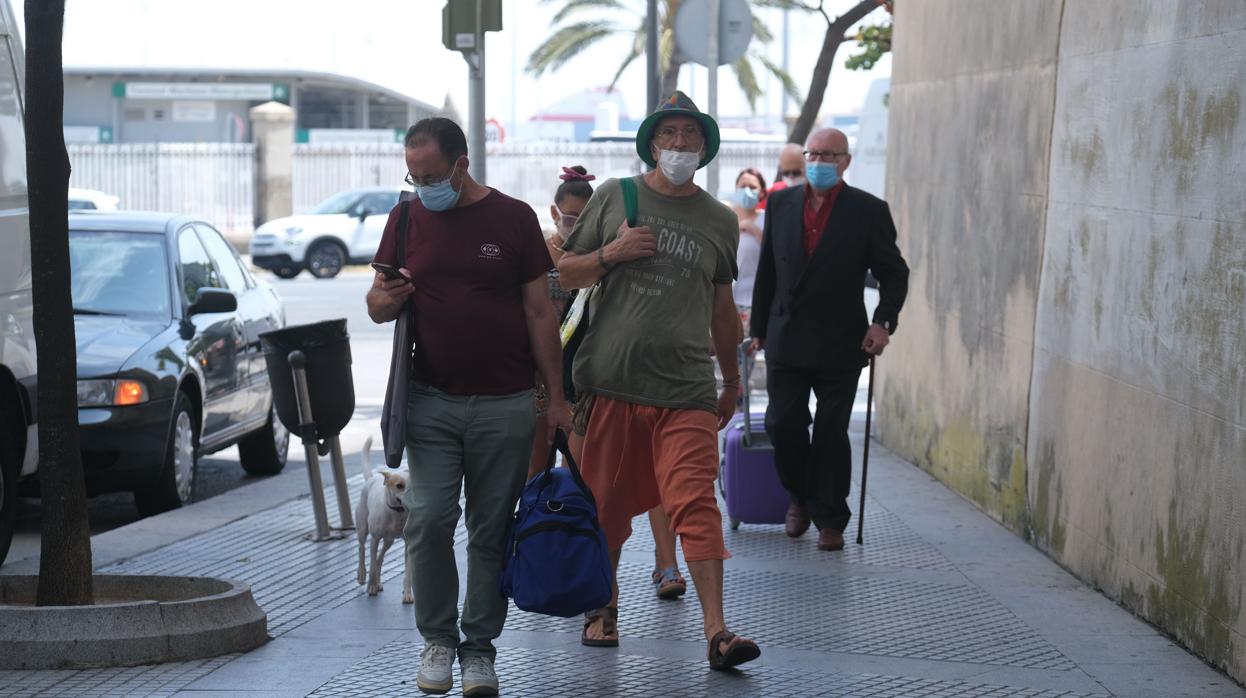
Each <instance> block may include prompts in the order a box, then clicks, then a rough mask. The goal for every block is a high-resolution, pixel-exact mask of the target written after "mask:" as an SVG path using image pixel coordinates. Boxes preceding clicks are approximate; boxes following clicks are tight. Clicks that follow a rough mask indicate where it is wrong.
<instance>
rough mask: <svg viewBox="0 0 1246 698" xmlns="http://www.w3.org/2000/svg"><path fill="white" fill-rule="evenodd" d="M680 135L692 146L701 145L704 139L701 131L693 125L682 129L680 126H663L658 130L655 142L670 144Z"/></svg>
mask: <svg viewBox="0 0 1246 698" xmlns="http://www.w3.org/2000/svg"><path fill="white" fill-rule="evenodd" d="M680 135H682V136H683V137H684V141H685V142H687V143H690V144H696V143H700V142H701V141H702V140H703V137H702V136H701V129H700V128H699V127H697V126H694V125H692V124H688V125H687V126H684V127H682V128H680V127H678V126H662V127H661V128H659V129H658V132H657V134H655V136H654V140H659V141H662V142H663V143H670V142H671V141H673V140H675V137H676V136H680Z"/></svg>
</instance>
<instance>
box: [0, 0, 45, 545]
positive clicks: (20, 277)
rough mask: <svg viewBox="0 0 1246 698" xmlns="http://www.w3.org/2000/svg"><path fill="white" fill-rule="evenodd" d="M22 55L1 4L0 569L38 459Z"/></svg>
mask: <svg viewBox="0 0 1246 698" xmlns="http://www.w3.org/2000/svg"><path fill="white" fill-rule="evenodd" d="M23 55H24V54H23V51H22V43H21V37H20V36H19V34H18V31H17V26H16V24H15V22H14V16H13V12H12V10H11V9H10V7H9V0H0V250H3V251H4V252H3V254H0V563H2V562H4V558H5V556H6V555H8V552H9V544H10V543H11V542H12V540H13V529H14V526H15V525H16V517H17V481H18V480H19V479H20V478H21V477H22V476H23V475H27V474H30V473H32V472H34V470H35V464H36V462H37V460H38V457H37V448H36V438H35V427H34V415H35V405H34V397H35V333H34V327H33V325H32V322H31V320H32V318H33V316H34V310H33V302H32V300H31V295H30V281H31V280H30V218H29V210H28V208H27V201H26V134H25V132H24V131H23V130H22V109H23V104H22V95H23V94H24V91H23V85H22V81H23V80H24V79H25V75H26V71H25V68H24V58H23Z"/></svg>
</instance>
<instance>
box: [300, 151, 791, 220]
mask: <svg viewBox="0 0 1246 698" xmlns="http://www.w3.org/2000/svg"><path fill="white" fill-rule="evenodd" d="M782 147H783V146H782V144H781V143H762V144H759V143H724V144H723V145H722V147H721V148H720V149H719V151H718V162H719V173H720V174H719V194H720V195H722V196H726V195H727V194H729V193H730V191H731V190H732V188H733V185H734V183H735V176H736V174H737V173H739V171H740V170H742V169H744V168H745V167H756V168H757V169H759V170H761V171H762V172H769V171H772V170H773V169H774V168H775V166H776V165H777V164H778V161H779V150H780V149H781V148H782ZM571 165H583V166H584V167H585V169H587V170H588V171H589V172H590V173H592V174H595V175H597V178H598V180H599V181H600V180H604V179H606V178H608V177H624V176H628V175H632V174H637V173H639V172H640V171H641V169H642V167H643V165H642V163H641V162H640V158H639V157H637V156H636V147H635V146H634V145H633V144H631V143H520V144H501V145H495V146H492V147H490V149H489V151H488V170H487V172H488V183H489V186H492V187H494V188H495V189H498V190H500V191H502V192H505V193H506V194H508V195H510V196H513V197H515V198H517V199H521V200H523V201H526V202H527V203H528V204H529V205H530V206H532V207H533V208H534V209H535V210H536V211H538V212H541V211H544V210H545V209H546V208H548V206H549V204H550V201H551V199H552V198H553V194H554V189H556V188H557V187H558V184H559V179H558V175H560V174H562V167H564V166H571ZM405 174H406V165H405V163H404V162H403V159H402V146H401V145H398V144H363V143H360V144H343V145H320V144H310V143H303V144H298V145H296V146H295V147H294V211H295V213H304V212H306V211H309V210H311V209H312V208H313V207H315V206H316V204H318V203H320V202H321V201H323V200H324V199H326V198H328V197H330V196H332V195H333V194H335V193H337V192H339V191H341V190H343V189H348V188H351V187H365V186H386V185H394V186H400V185H401V183H402V178H403V176H404V175H405ZM705 180H706V177H705V171H704V170H701V171H699V172H698V173H697V177H696V181H697V183H698V184H700V185H701V186H705V183H706V181H705ZM541 220H542V222H543V223H544V221H545V218H544V217H542V219H541Z"/></svg>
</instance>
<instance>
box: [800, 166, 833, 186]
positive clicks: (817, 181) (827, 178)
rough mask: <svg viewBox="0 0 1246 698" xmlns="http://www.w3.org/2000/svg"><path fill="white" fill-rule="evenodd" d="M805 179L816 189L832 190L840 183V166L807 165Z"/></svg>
mask: <svg viewBox="0 0 1246 698" xmlns="http://www.w3.org/2000/svg"><path fill="white" fill-rule="evenodd" d="M805 179H806V180H808V182H809V186H811V187H813V188H814V189H830V188H831V187H833V186H835V185H836V184H838V183H839V166H838V165H836V164H835V163H833V162H811V163H809V164H807V165H805Z"/></svg>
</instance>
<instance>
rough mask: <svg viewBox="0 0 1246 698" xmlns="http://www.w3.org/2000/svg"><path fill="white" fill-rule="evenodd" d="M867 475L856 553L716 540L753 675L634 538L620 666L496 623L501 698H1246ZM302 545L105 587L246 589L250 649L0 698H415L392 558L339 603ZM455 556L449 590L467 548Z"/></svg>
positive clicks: (892, 464) (1016, 554) (876, 457)
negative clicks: (738, 666) (257, 625)
mask: <svg viewBox="0 0 1246 698" xmlns="http://www.w3.org/2000/svg"><path fill="white" fill-rule="evenodd" d="M857 426H858V427H859V426H860V425H859V424H858V425H857ZM857 438H858V440H859V438H860V434H859V433H858V434H857ZM859 445H860V444H859V442H858V444H857V446H858V448H859ZM858 453H859V451H858ZM872 456H873V459H872V462H871V467H870V478H869V482H870V493H871V496H870V498H869V501H868V502H867V507H866V531H865V538H866V540H865V545H864V546H860V547H859V546H856V545H855V544H853V543H852V542H849V544H848V548H847V549H846V550H845V551H843V552H839V553H823V552H820V551H818V550H817V549H816V547H815V541H816V538H815V535H814V534H813V533H810V534H808V535H806V536H805V537H804V538H803V539H801V540H795V541H794V540H790V539H788V538H787V537H785V536H784V535H783V532H782V530H781V527H779V526H749V525H744V526H742V527H741V528H740V530H738V531H730V530H726V531H725V535H726V536H727V543H728V547H729V548H730V550H731V551H732V554H733V556H734V557H733V558H732V559H731V560H730V561H728V563H727V566H726V569H727V572H726V599H727V604H728V609H727V615H728V623H729V624H730V625H731V627H732V628H733V629H735V630H737V631H740V632H742V633H744V634H746V635H748V636H750V637H752V638H754V639H756V640H757V641H758V642H759V643H760V644H761V645H762V647H763V656H762V658H761V659H760V660H758V661H757V662H755V663H752V664H749V665H746V666H745V667H744V669H743V670H742V671H740V672H737V673H734V674H720V673H715V672H711V671H709V670H708V667H707V665H706V662H705V658H704V652H705V644H704V641H703V639H702V637H701V632H700V612H699V608H698V606H697V602H696V600H695V596H694V594H693V593H692V590H690V591H689V594H688V596H686V597H685V598H684V599H682V600H679V601H659V600H657V599H656V598H655V597H654V596H653V592H652V586H651V584H650V583H649V571H650V569H651V568H652V559H653V558H652V550H653V542H652V538H651V536H650V535H649V532H648V528H647V520H646V519H645V518H644V517H641V518H639V519H637V521H636V524H635V527H636V529H637V532H636V535H635V536H634V538H633V539H632V541H631V543H630V544H629V547H628V549H627V550H626V551H625V553H624V558H623V564H622V566H621V569H620V582H621V586H622V598H621V603H620V606H621V612H620V632H621V634H622V646H621V647H620V648H618V649H596V648H586V647H582V646H580V644H579V641H578V640H579V629H580V625H579V622H578V621H577V620H575V619H571V620H563V619H556V618H547V617H542V616H534V615H530V614H526V613H522V612H520V611H517V610H515V609H513V608H512V615H511V616H510V619H509V620H508V622H507V630H506V632H505V633H504V634H503V636H502V637H501V638H500V639H499V642H498V646H499V648H500V649H499V655H498V673H499V675H500V677H501V681H502V689H503V690H502V693H503V695H507V696H541V697H553V696H628V697H630V696H1029V697H1040V696H1041V697H1044V698H1045V697H1055V696H1069V697H1072V696H1163V697H1165V698H1168V697H1171V696H1246V691H1243V690H1242V689H1241V687H1239V686H1237V685H1236V684H1234V683H1233V682H1232V681H1231V680H1229V679H1227V678H1226V677H1224V676H1223V675H1221V674H1219V673H1217V672H1215V671H1213V670H1211V669H1209V668H1208V667H1207V666H1205V665H1204V664H1203V663H1202V662H1201V661H1199V660H1198V659H1197V658H1195V657H1193V656H1191V655H1189V654H1187V653H1186V652H1185V651H1184V650H1182V649H1181V648H1179V647H1177V646H1176V645H1174V644H1172V643H1171V642H1169V641H1168V640H1167V639H1166V638H1164V637H1163V636H1161V635H1159V634H1157V633H1156V632H1155V631H1154V630H1153V629H1152V628H1150V627H1149V626H1147V625H1146V624H1144V623H1142V622H1141V621H1139V620H1137V619H1135V618H1134V617H1132V616H1131V615H1130V614H1129V613H1127V612H1126V611H1124V610H1121V609H1120V608H1118V607H1117V606H1115V605H1114V604H1112V603H1111V602H1110V601H1108V600H1106V599H1104V598H1103V597H1102V596H1100V595H1099V594H1097V593H1096V592H1094V591H1093V590H1091V589H1089V588H1087V587H1086V586H1084V585H1082V584H1081V583H1079V582H1078V581H1077V580H1075V579H1073V578H1072V577H1070V576H1069V575H1068V574H1066V573H1065V572H1064V571H1063V570H1061V569H1060V568H1059V567H1058V566H1056V565H1055V564H1054V563H1052V562H1051V561H1050V560H1048V559H1047V558H1045V557H1044V556H1042V555H1041V554H1039V553H1038V552H1037V551H1035V550H1034V549H1033V548H1031V547H1029V546H1028V545H1026V544H1025V543H1024V542H1022V541H1020V540H1019V539H1017V538H1016V537H1015V536H1013V535H1012V534H1010V533H1009V532H1008V531H1006V530H1004V529H1003V528H1001V527H999V526H998V525H996V524H995V523H994V522H992V521H990V520H989V519H988V518H987V517H985V516H984V515H982V514H981V513H980V512H978V511H977V510H976V509H974V508H973V507H972V506H970V505H969V504H967V503H966V502H964V501H963V500H961V499H960V498H959V497H957V496H956V495H955V494H953V493H951V492H949V491H948V490H947V489H945V488H944V487H942V486H941V485H939V484H938V483H936V482H934V481H933V480H931V478H929V477H928V476H927V475H925V474H924V473H921V472H920V471H918V470H916V469H914V468H913V467H912V466H910V465H908V464H906V463H904V462H902V461H900V460H898V459H896V458H894V457H893V456H891V455H890V454H889V453H887V451H886V450H885V449H883V448H881V447H880V446H878V445H877V444H875V445H874V446H873V448H872ZM359 479H360V478H359V477H358V476H356V477H354V478H352V480H351V485H352V487H357V486H358V484H359ZM226 496H228V495H226ZM353 499H354V497H352V500H353ZM327 501H328V502H329V505H330V509H331V511H332V502H333V499H332V493H328V497H327ZM330 516H331V520H332V514H331V515H330ZM854 526H855V520H854ZM311 527H312V515H311V507H310V503H309V500H308V499H307V498H306V497H303V498H300V499H297V500H293V501H287V502H284V503H279V504H276V505H274V506H273V507H272V508H270V509H267V510H265V511H262V512H260V513H256V514H253V515H250V516H246V517H244V518H241V519H239V520H236V521H233V522H231V523H227V524H224V525H222V526H220V527H219V528H215V529H213V530H210V531H208V532H205V533H201V534H198V535H195V536H193V537H189V538H185V539H182V540H177V541H171V542H170V543H169V544H168V545H166V546H164V547H161V548H158V549H155V550H152V551H150V552H146V553H143V554H140V555H136V556H134V557H132V558H129V559H125V560H122V561H119V562H115V563H112V564H109V565H107V566H105V567H104V568H102V569H101V571H102V572H116V573H144V574H170V575H210V576H216V577H227V578H233V579H239V580H242V581H245V582H248V583H250V584H251V585H252V587H253V590H254V593H255V596H256V599H257V601H258V602H259V603H260V605H261V606H262V607H263V608H264V610H265V611H266V612H267V613H268V618H269V633H270V634H271V635H272V637H273V639H272V641H271V642H269V643H268V644H267V645H266V646H264V647H262V648H260V649H258V650H255V651H253V652H250V653H248V654H246V655H233V656H228V657H222V658H218V659H212V660H205V661H197V662H186V663H181V664H171V665H162V666H153V667H135V668H127V669H101V670H91V671H52V672H13V671H9V672H0V696H35V695H39V696H114V695H115V696H200V697H203V698H211V697H217V696H257V697H262V696H274V697H285V696H291V697H292V696H306V695H315V696H411V695H419V692H418V691H417V689H416V688H415V673H416V667H417V664H418V655H419V650H420V642H421V641H420V638H419V635H418V633H416V632H415V631H414V625H415V624H414V618H413V616H412V612H411V609H410V607H404V606H402V605H401V604H400V603H399V597H400V589H399V586H400V581H401V572H402V567H401V559H400V557H399V555H398V554H395V553H396V551H397V548H395V549H394V550H393V551H391V553H390V556H389V557H390V559H389V561H388V563H387V565H386V569H385V579H386V581H387V582H388V586H387V588H386V590H385V591H384V592H383V593H382V594H381V595H380V596H378V597H375V598H369V597H368V596H367V595H366V594H365V593H364V590H363V588H362V587H360V586H357V585H356V583H355V564H356V554H357V553H356V547H355V546H356V543H355V540H354V537H353V535H352V536H350V537H348V538H344V539H341V540H336V541H331V542H326V543H312V542H310V541H308V540H307V538H306V535H305V534H306V533H307V532H308V531H309V530H310V529H311ZM854 532H855V528H854ZM456 543H457V545H458V551H459V561H460V574H463V573H465V571H466V570H465V569H464V564H463V561H464V558H463V546H464V543H465V534H464V532H463V531H462V529H461V528H460V531H459V534H458V536H457V537H456ZM685 569H686V568H685ZM456 673H457V672H456ZM457 690H458V686H457V681H456V687H455V692H457ZM452 694H453V692H452Z"/></svg>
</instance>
